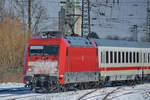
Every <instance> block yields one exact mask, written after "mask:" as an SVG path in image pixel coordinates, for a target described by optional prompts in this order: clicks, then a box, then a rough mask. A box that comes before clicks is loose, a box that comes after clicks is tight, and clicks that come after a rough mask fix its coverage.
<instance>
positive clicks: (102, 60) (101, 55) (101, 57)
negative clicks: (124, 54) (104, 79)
mask: <svg viewBox="0 0 150 100" xmlns="http://www.w3.org/2000/svg"><path fill="white" fill-rule="evenodd" d="M101 63H103V52H101Z"/></svg>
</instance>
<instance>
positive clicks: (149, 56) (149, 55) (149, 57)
mask: <svg viewBox="0 0 150 100" xmlns="http://www.w3.org/2000/svg"><path fill="white" fill-rule="evenodd" d="M149 62H150V53H148V63H149Z"/></svg>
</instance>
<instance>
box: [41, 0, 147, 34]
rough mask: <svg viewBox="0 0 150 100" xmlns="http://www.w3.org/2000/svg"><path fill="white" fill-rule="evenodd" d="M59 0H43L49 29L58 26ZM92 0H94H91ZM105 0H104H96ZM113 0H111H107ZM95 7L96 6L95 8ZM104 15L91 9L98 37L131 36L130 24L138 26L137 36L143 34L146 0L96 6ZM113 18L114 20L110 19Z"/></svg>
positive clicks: (129, 0) (130, 0) (55, 28)
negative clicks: (110, 5)
mask: <svg viewBox="0 0 150 100" xmlns="http://www.w3.org/2000/svg"><path fill="white" fill-rule="evenodd" d="M60 1H61V0H43V4H44V6H45V7H46V8H47V11H48V16H49V21H50V23H52V24H48V25H47V26H48V27H50V29H49V30H57V28H58V27H57V26H58V11H59V10H60V3H59V2H60ZM92 1H94V0H92ZM97 1H99V2H102V3H103V2H105V0H97ZM108 1H110V2H111V1H113V0H108ZM96 9H97V8H96ZM98 9H100V11H101V12H104V13H105V16H98V15H97V14H96V10H95V8H92V10H91V13H92V14H91V18H95V17H96V18H97V20H96V21H93V20H91V23H92V24H94V26H92V31H94V32H96V33H98V35H99V36H100V37H106V36H108V35H118V34H119V35H120V36H122V37H124V36H131V35H132V34H131V33H130V31H129V28H130V27H131V26H132V25H138V26H139V28H138V29H139V33H138V34H139V36H140V37H141V35H144V33H145V32H144V31H143V29H145V24H146V0H120V3H119V5H117V4H115V5H114V6H113V9H110V8H109V7H103V6H101V7H98ZM111 18H113V19H114V20H110V19H111Z"/></svg>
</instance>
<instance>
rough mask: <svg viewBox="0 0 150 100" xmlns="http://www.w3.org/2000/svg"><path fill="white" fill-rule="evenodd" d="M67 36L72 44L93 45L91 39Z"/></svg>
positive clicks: (78, 45) (80, 45)
mask: <svg viewBox="0 0 150 100" xmlns="http://www.w3.org/2000/svg"><path fill="white" fill-rule="evenodd" d="M65 38H66V39H67V41H68V43H69V45H70V46H77V47H93V45H92V44H91V42H90V40H89V39H87V38H84V37H72V36H66V37H65Z"/></svg>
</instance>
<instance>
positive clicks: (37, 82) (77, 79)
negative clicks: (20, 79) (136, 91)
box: [25, 72, 150, 92]
mask: <svg viewBox="0 0 150 100" xmlns="http://www.w3.org/2000/svg"><path fill="white" fill-rule="evenodd" d="M81 76H82V77H81ZM116 77H119V76H116ZM128 77H133V76H128ZM113 78H114V77H110V76H107V77H102V76H100V74H99V73H98V72H82V73H80V74H79V73H66V74H65V84H59V83H58V80H57V76H49V75H45V74H36V75H34V76H33V77H25V80H26V81H27V86H28V87H30V88H31V90H35V91H36V92H40V91H41V92H45V91H46V92H63V91H68V90H78V89H79V90H82V89H91V88H101V87H104V86H105V84H106V83H110V82H114V83H115V84H116V83H117V82H121V83H123V84H126V85H133V84H137V83H143V81H144V80H148V81H149V80H150V75H142V76H139V75H136V76H134V78H129V79H125V80H121V79H120V80H119V79H117V78H116V79H114V80H112V79H113Z"/></svg>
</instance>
